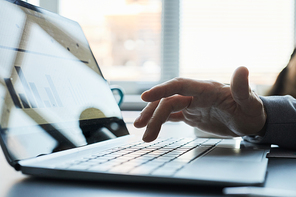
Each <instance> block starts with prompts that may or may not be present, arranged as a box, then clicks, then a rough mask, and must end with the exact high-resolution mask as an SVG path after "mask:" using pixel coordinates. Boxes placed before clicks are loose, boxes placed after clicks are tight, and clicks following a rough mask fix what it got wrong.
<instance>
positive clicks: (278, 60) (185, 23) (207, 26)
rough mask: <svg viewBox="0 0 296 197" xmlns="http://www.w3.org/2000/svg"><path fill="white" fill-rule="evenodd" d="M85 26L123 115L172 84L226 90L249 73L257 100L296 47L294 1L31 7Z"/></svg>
mask: <svg viewBox="0 0 296 197" xmlns="http://www.w3.org/2000/svg"><path fill="white" fill-rule="evenodd" d="M27 2H29V3H31V4H34V5H37V6H40V7H42V8H45V9H48V10H50V11H53V12H56V13H58V14H60V15H62V16H65V17H67V18H70V19H73V20H75V21H77V22H78V23H80V25H81V26H82V29H83V31H84V32H85V34H86V36H87V39H88V41H89V43H90V47H91V49H92V50H93V53H94V56H95V58H96V60H97V62H98V64H99V65H100V68H101V70H102V72H103V74H104V76H105V78H106V79H107V80H108V81H109V82H110V84H111V85H119V86H121V87H122V88H123V89H124V92H125V100H124V103H123V105H122V109H123V110H138V109H141V108H142V107H143V106H144V105H145V103H143V102H141V100H140V96H139V95H140V94H141V93H142V92H143V91H144V90H146V89H148V88H150V87H152V86H153V85H156V84H158V83H160V82H163V81H166V80H169V79H172V78H174V77H178V76H180V77H188V78H194V79H212V80H217V81H220V82H225V83H229V82H230V78H231V75H232V73H233V71H234V70H235V69H236V68H237V67H239V66H246V67H248V68H249V70H250V83H251V85H252V87H253V89H255V90H256V91H257V92H258V93H259V94H261V95H264V94H265V91H266V90H268V88H269V87H270V86H272V85H273V83H274V81H275V79H276V77H277V75H278V73H279V72H280V71H281V70H282V69H283V68H284V67H285V66H286V65H287V63H288V61H289V59H290V55H291V53H292V52H293V49H294V46H295V30H294V29H295V16H296V15H295V2H294V0H285V1H279V0H108V1H106V0H83V1H81V0H27Z"/></svg>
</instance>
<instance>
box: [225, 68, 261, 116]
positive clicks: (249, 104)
mask: <svg viewBox="0 0 296 197" xmlns="http://www.w3.org/2000/svg"><path fill="white" fill-rule="evenodd" d="M231 93H232V96H233V99H234V100H235V101H236V103H237V104H238V105H240V107H241V108H242V110H243V111H245V112H249V113H252V109H253V108H254V105H253V104H254V102H258V100H257V97H256V95H255V94H253V92H252V91H251V88H250V86H249V70H248V69H247V68H246V67H239V68H237V69H236V71H235V72H234V74H233V76H232V80H231Z"/></svg>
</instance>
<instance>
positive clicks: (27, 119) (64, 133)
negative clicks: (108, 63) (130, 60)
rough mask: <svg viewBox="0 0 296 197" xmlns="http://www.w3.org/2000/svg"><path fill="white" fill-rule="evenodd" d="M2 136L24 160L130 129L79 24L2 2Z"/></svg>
mask: <svg viewBox="0 0 296 197" xmlns="http://www.w3.org/2000/svg"><path fill="white" fill-rule="evenodd" d="M0 82H1V85H0V123H1V140H2V141H1V142H2V146H3V147H4V148H5V149H6V153H8V155H9V157H10V159H11V160H21V159H26V158H31V157H35V156H38V155H42V154H49V153H52V152H56V151H61V150H65V149H69V148H75V147H80V146H84V145H87V144H91V143H95V142H98V141H103V140H107V139H112V138H115V137H119V136H123V135H127V134H128V131H127V129H126V127H125V124H124V122H123V120H122V116H121V112H120V109H119V107H118V105H117V103H116V101H115V99H114V96H113V94H112V92H111V90H110V87H109V85H108V83H107V82H106V80H105V79H104V77H103V76H102V73H101V71H100V69H99V67H98V64H97V63H96V60H95V59H94V57H93V54H92V52H91V50H90V47H89V45H88V42H87V40H86V38H85V35H84V33H83V31H82V29H81V27H80V26H79V24H78V23H76V22H74V21H71V20H69V19H66V18H63V17H61V16H59V15H57V14H53V13H50V12H48V11H45V10H43V9H41V8H38V7H35V6H32V5H29V4H27V3H24V2H22V1H13V3H11V2H9V1H0Z"/></svg>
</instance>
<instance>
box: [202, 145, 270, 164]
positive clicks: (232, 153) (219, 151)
mask: <svg viewBox="0 0 296 197" xmlns="http://www.w3.org/2000/svg"><path fill="white" fill-rule="evenodd" d="M265 153H266V150H262V149H239V148H238V149H236V148H233V149H231V148H220V147H217V148H215V149H214V150H212V151H211V152H210V153H208V154H207V155H206V156H204V157H203V159H210V160H211V159H214V160H217V159H219V160H231V161H252V162H261V161H262V159H263V158H265Z"/></svg>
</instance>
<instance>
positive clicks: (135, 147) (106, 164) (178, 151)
mask: <svg viewBox="0 0 296 197" xmlns="http://www.w3.org/2000/svg"><path fill="white" fill-rule="evenodd" d="M220 141H221V140H220V139H204V138H196V139H188V138H183V139H179V138H178V139H175V138H169V139H165V140H158V141H155V142H153V143H145V142H142V141H141V142H136V143H133V144H128V145H125V146H121V147H117V148H113V149H109V150H106V151H103V152H100V153H98V154H93V155H90V156H88V157H84V158H81V159H76V160H74V161H70V162H67V163H65V164H62V165H59V166H56V168H58V169H61V168H62V169H65V168H66V169H69V170H86V171H95V172H111V173H128V174H138V175H141V174H143V175H145V174H151V175H160V176H169V175H173V174H175V173H176V172H177V171H178V170H180V169H181V168H183V167H184V166H185V165H187V164H188V163H190V162H191V161H193V160H195V159H197V158H198V157H199V156H201V155H203V154H205V153H206V152H208V151H209V150H211V149H212V148H213V147H215V146H216V145H217V144H218V143H219V142H220Z"/></svg>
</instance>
